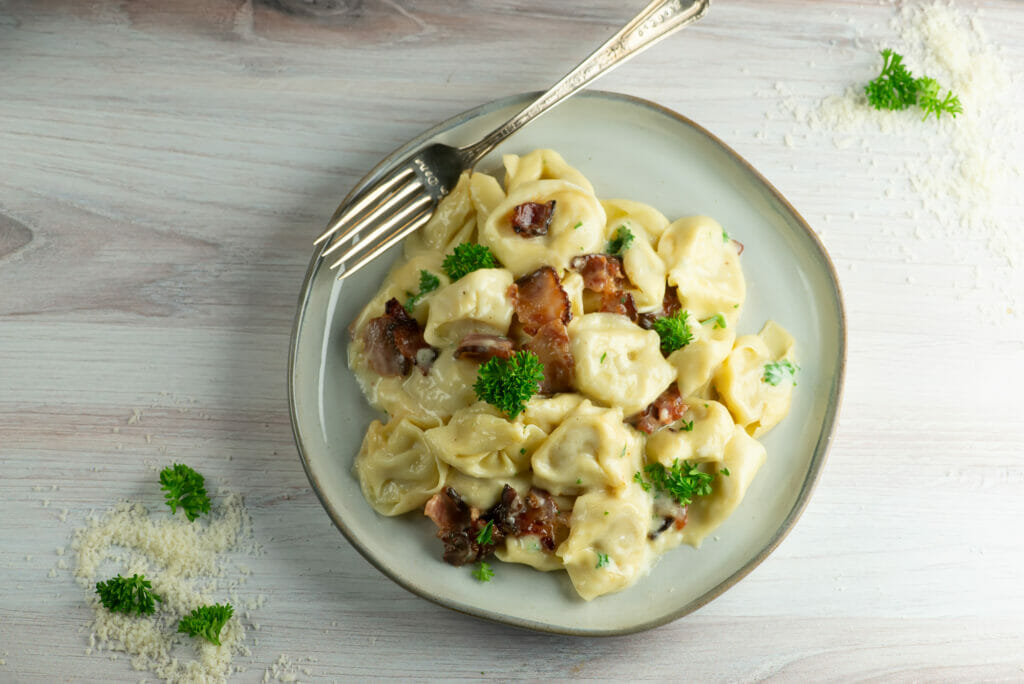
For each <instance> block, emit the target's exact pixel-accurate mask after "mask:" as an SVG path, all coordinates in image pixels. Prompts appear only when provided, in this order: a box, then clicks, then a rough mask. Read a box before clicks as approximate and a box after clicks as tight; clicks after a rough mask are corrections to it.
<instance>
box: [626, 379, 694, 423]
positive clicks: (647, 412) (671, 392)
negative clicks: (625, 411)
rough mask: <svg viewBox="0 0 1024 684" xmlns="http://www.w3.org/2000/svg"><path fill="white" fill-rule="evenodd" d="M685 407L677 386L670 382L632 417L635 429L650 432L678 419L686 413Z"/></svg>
mask: <svg viewBox="0 0 1024 684" xmlns="http://www.w3.org/2000/svg"><path fill="white" fill-rule="evenodd" d="M686 408H687V406H686V403H685V402H684V401H683V398H682V397H681V396H680V395H679V386H678V385H676V384H675V383H672V384H671V385H670V386H669V388H668V389H667V390H665V391H664V392H662V393H661V394H660V395H658V398H657V399H655V400H654V401H653V402H651V404H650V405H649V406H648V407H647V408H645V409H644V410H643V412H642V413H640V414H639V415H638V416H636V417H634V418H633V421H634V423H633V424H634V425H635V426H636V429H637V430H640V431H641V432H646V433H647V434H651V433H652V432H654V431H655V430H657V429H658V428H661V427H664V426H666V425H669V424H671V423H674V422H676V421H677V420H679V419H680V418H681V417H682V415H683V414H684V413H686Z"/></svg>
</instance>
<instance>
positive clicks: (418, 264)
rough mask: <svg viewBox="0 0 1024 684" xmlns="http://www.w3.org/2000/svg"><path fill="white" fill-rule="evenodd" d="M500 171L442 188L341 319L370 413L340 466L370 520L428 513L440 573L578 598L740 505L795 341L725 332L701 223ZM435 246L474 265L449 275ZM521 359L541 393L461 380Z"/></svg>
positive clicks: (732, 306) (551, 174)
mask: <svg viewBox="0 0 1024 684" xmlns="http://www.w3.org/2000/svg"><path fill="white" fill-rule="evenodd" d="M503 162H504V166H505V170H506V174H505V179H504V183H501V182H499V181H498V179H497V178H495V177H494V176H491V175H488V174H485V173H479V172H475V173H465V174H463V175H462V177H461V178H460V179H459V181H458V183H457V184H456V186H455V188H453V189H452V191H451V193H450V194H449V195H448V196H447V197H446V198H445V199H444V200H442V201H441V203H440V204H439V206H438V208H437V211H436V212H435V214H434V215H433V217H432V218H431V220H430V221H429V222H428V223H427V224H426V226H425V227H424V228H422V229H421V230H420V231H418V233H416V234H415V235H413V236H412V237H411V238H410V239H408V240H407V241H406V242H405V246H404V247H405V250H404V251H405V259H404V260H403V261H402V263H400V264H399V265H397V266H396V267H395V268H393V269H392V270H391V272H390V274H389V275H388V277H387V278H386V280H385V282H384V283H383V284H382V285H381V287H380V289H379V291H378V292H377V294H376V295H375V296H374V297H373V298H372V299H371V300H370V302H369V303H368V304H367V305H366V307H365V308H364V309H363V310H362V312H361V313H360V314H359V316H358V317H357V318H356V319H355V321H353V322H352V324H351V326H350V332H351V335H352V341H351V344H350V345H349V348H348V360H349V365H350V367H351V368H352V370H353V372H354V373H355V374H356V377H357V378H358V380H359V383H360V385H361V387H362V389H363V391H364V393H365V394H366V397H367V399H368V400H369V402H370V403H371V404H372V405H373V406H374V407H376V408H378V409H380V410H381V411H383V412H384V413H386V414H387V418H386V420H385V421H384V422H380V421H373V422H372V423H371V424H370V426H369V428H368V429H367V432H366V436H365V438H364V440H363V444H362V447H361V448H360V450H359V453H358V455H357V457H356V459H355V462H354V467H353V471H354V474H355V476H356V477H357V478H358V480H359V484H360V486H361V488H362V491H363V495H364V496H365V498H366V500H367V502H368V503H369V504H370V506H372V507H373V508H374V510H376V511H377V512H378V513H380V514H381V515H386V516H396V515H402V514H405V513H409V512H412V511H423V513H425V514H426V515H428V516H429V517H431V519H432V520H434V522H435V523H437V524H438V526H439V527H440V528H441V529H440V532H439V535H438V536H439V537H441V538H442V542H443V543H444V544H445V558H446V559H448V560H449V561H450V562H452V563H456V562H467V563H468V562H474V561H475V560H478V559H482V558H484V557H486V556H487V554H489V553H492V552H493V553H494V554H495V556H496V557H497V558H498V559H499V560H501V561H504V562H507V563H519V564H523V565H526V566H529V567H531V568H534V569H536V570H540V571H544V572H553V573H555V574H556V575H557V574H558V571H565V574H564V575H560V576H561V577H562V578H563V579H561V580H559V581H563V582H566V583H567V584H566V586H569V585H571V587H572V588H573V589H574V590H575V591H576V592H577V593H578V594H579V596H580V597H582V598H583V599H584V600H588V601H589V600H591V599H594V598H596V597H598V596H602V595H604V594H609V593H612V592H617V591H621V590H624V589H626V588H628V587H630V586H632V585H633V584H634V583H636V582H637V581H638V580H639V579H640V578H642V577H643V576H644V575H645V574H646V573H647V572H648V570H649V569H650V567H651V565H652V564H653V563H654V562H655V561H656V560H657V558H658V557H659V556H660V555H661V554H663V553H665V552H666V551H668V550H669V549H671V548H673V547H675V546H678V545H680V544H689V545H692V546H699V545H700V544H701V542H702V541H703V540H704V539H705V538H706V537H707V536H708V535H709V534H710V533H711V532H712V531H713V530H715V529H716V528H717V527H718V526H719V525H721V524H722V523H723V522H724V521H725V520H726V519H727V518H728V517H729V516H730V515H731V514H732V513H733V511H734V510H735V509H736V508H737V506H739V505H740V504H741V501H742V499H743V497H744V496H745V494H746V492H747V490H748V488H749V487H750V486H751V483H752V481H753V478H754V476H755V474H756V473H757V471H758V469H759V468H760V467H761V466H762V465H763V464H764V463H765V462H766V460H767V453H766V450H765V448H764V446H763V445H762V444H761V443H760V442H759V441H758V439H757V438H758V437H759V436H761V435H763V434H764V433H765V432H767V431H768V430H770V429H771V428H772V427H773V426H775V425H776V424H777V423H778V422H779V420H781V419H782V418H783V417H784V416H785V415H786V413H787V412H788V411H789V407H790V403H791V398H792V393H793V386H794V384H795V382H794V378H793V375H794V374H795V372H796V370H797V369H798V366H797V365H796V357H795V353H794V342H793V339H792V337H791V336H790V335H789V334H788V333H787V332H786V331H785V330H784V329H783V328H782V327H781V326H779V325H778V324H776V323H773V322H768V323H767V324H766V325H765V326H764V328H763V329H762V330H761V332H760V333H758V334H757V335H741V336H739V337H737V329H736V328H737V322H738V321H739V318H740V312H741V310H742V306H743V302H744V298H745V295H746V283H745V280H744V277H743V272H742V270H741V268H740V260H739V250H738V249H737V248H736V245H735V244H734V242H733V241H732V240H731V239H730V237H729V236H728V234H727V233H726V231H725V229H724V228H723V227H722V226H721V225H719V224H718V223H717V222H715V221H714V220H713V219H710V218H708V217H705V216H692V217H684V218H680V219H678V220H675V221H672V222H670V221H669V219H668V218H666V217H665V215H663V214H662V213H661V212H660V211H658V210H657V209H655V208H654V207H651V206H649V205H646V204H643V203H640V202H635V201H632V200H627V199H614V200H609V199H605V200H600V199H599V198H598V197H597V195H596V194H595V191H594V188H593V186H592V185H591V183H590V182H589V181H588V180H587V178H586V177H585V176H584V175H583V174H582V173H581V172H580V171H579V170H577V169H575V168H573V167H572V166H570V165H569V164H568V163H567V162H566V161H565V160H564V159H563V158H562V157H561V156H560V155H559V154H558V153H556V152H554V151H552V150H535V151H533V152H530V153H528V154H525V155H523V156H517V155H506V156H505V157H504V159H503ZM539 211H542V212H543V213H540V214H537V213H535V212H539ZM534 216H540V217H541V218H539V219H536V221H537V222H538V223H536V224H534V223H533V221H534V220H535V219H534V218H530V217H534ZM522 221H526V222H527V223H525V224H524V223H522ZM464 245H470V246H471V247H465V248H464V247H463V246H464ZM456 248H459V249H468V250H469V251H474V253H482V252H481V250H484V248H486V250H487V251H488V253H489V255H490V256H491V257H493V261H488V260H486V259H484V260H482V261H481V262H480V263H477V264H474V265H472V266H471V267H468V268H464V269H461V270H460V269H456V268H455V267H454V266H452V264H454V263H455V261H454V260H455V255H456ZM467 253H468V252H467ZM463 256H464V255H463ZM578 257H581V258H578ZM460 258H461V257H460ZM449 260H453V261H451V263H449ZM453 269H454V270H453ZM551 283H554V285H552V284H551ZM544 288H548V289H547V290H546V291H545V296H544V297H541V296H540V295H538V291H543V290H544ZM551 288H554V289H551ZM531 298H536V300H531ZM669 329H671V330H674V331H675V333H674V334H670V333H668V332H666V330H669ZM531 354H532V355H534V356H535V357H536V358H535V359H534V361H535V362H536V363H537V364H543V373H542V375H543V376H544V383H538V384H536V386H535V387H529V386H528V387H527V388H526V392H525V395H523V396H520V395H519V394H518V392H520V391H521V389H522V388H521V387H519V386H517V385H514V384H509V385H507V386H505V385H501V384H500V383H499V390H495V391H498V396H500V397H518V398H517V399H516V401H519V400H520V399H521V401H520V403H519V404H517V405H516V407H517V408H518V410H517V411H515V412H512V411H511V410H510V409H508V408H507V406H508V405H506V404H501V406H499V405H497V404H499V403H500V402H497V401H496V400H495V399H494V398H493V397H492V395H491V394H489V393H488V391H486V387H485V385H486V383H483V377H484V371H483V370H482V368H483V367H484V366H486V367H488V368H491V369H492V370H491V371H489V372H492V373H493V372H510V371H509V368H512V367H513V366H514V365H515V363H519V362H520V360H521V359H522V358H527V359H529V358H531V357H530V355H531ZM513 355H515V356H513ZM510 356H513V359H514V360H516V361H506V359H508V358H509V357H510ZM552 368H554V369H556V370H558V371H559V372H560V373H561V375H559V376H557V378H555V379H556V380H557V382H556V383H553V384H550V385H549V384H548V382H549V381H550V380H551V379H552V378H549V377H548V371H550V370H551V369H552ZM496 369H497V370H496ZM538 372H540V371H538ZM488 377H490V378H491V380H489V382H493V377H492V376H488ZM530 378H531V379H530V380H529V382H531V383H534V382H537V381H538V380H539V376H537V377H536V378H534V377H533V376H530ZM482 383H483V384H482ZM481 388H484V389H481ZM534 389H536V390H538V391H536V392H534V393H533V395H532V396H529V395H530V392H531V391H533V390H534ZM542 389H543V392H541V391H540V390H542ZM502 392H504V393H505V394H501V393H502ZM484 397H491V401H495V402H496V405H492V404H490V403H487V402H486V401H484V400H482V399H483V398H484ZM683 474H685V477H683ZM691 482H696V483H698V484H699V485H700V486H697V485H693V484H692V483H691ZM673 483H675V484H673ZM680 483H683V484H680ZM686 483H691V484H686ZM687 487H689V488H690V489H687ZM445 511H447V512H445ZM453 511H454V512H453ZM467 520H468V521H469V522H468V523H467V522H465V521H467ZM445 525H461V526H462V527H452V528H450V529H449V528H446V527H445Z"/></svg>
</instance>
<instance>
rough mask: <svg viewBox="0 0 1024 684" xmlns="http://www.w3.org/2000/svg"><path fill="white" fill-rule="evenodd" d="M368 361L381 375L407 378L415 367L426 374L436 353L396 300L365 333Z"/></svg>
mask: <svg viewBox="0 0 1024 684" xmlns="http://www.w3.org/2000/svg"><path fill="white" fill-rule="evenodd" d="M363 344H364V346H365V347H366V360H367V362H368V363H369V364H370V368H372V369H373V370H375V371H376V372H377V373H379V374H381V375H385V376H386V375H405V374H407V373H408V372H409V371H410V370H411V369H412V366H413V364H415V365H418V366H419V367H420V371H422V373H423V374H424V375H426V374H427V373H428V372H429V371H430V365H431V364H432V363H433V362H434V359H436V358H437V350H436V349H434V348H433V347H431V346H430V345H429V344H427V342H426V340H424V339H423V331H422V330H420V324H419V323H417V322H416V319H415V318H412V317H410V316H409V314H408V312H406V310H405V307H403V306H402V305H401V304H400V303H399V301H398V300H397V299H395V298H393V297H392V298H391V299H389V300H388V302H387V304H385V305H384V315H383V316H378V317H377V318H374V319H373V320H371V321H370V322H369V323H368V324H367V326H366V331H365V332H364V333H363Z"/></svg>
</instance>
